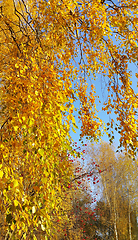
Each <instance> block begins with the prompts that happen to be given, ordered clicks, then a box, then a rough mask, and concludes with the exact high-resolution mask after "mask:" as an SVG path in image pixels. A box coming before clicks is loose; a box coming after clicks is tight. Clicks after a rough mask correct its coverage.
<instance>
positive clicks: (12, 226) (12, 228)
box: [11, 223, 15, 231]
mask: <svg viewBox="0 0 138 240" xmlns="http://www.w3.org/2000/svg"><path fill="white" fill-rule="evenodd" d="M14 229H15V224H14V223H12V225H11V230H13V231H14Z"/></svg>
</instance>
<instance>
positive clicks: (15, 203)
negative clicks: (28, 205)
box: [14, 199, 18, 207]
mask: <svg viewBox="0 0 138 240" xmlns="http://www.w3.org/2000/svg"><path fill="white" fill-rule="evenodd" d="M14 205H15V207H17V206H18V201H17V200H16V199H15V200H14Z"/></svg>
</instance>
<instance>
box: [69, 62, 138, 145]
mask: <svg viewBox="0 0 138 240" xmlns="http://www.w3.org/2000/svg"><path fill="white" fill-rule="evenodd" d="M129 68H130V70H131V71H132V87H133V89H134V91H135V93H138V88H137V78H136V77H135V73H136V72H137V67H136V66H135V65H134V64H130V65H129ZM91 79H92V80H90V81H91V83H94V85H95V88H96V95H97V96H99V99H97V101H96V104H97V110H98V117H100V118H101V119H102V120H103V121H104V122H105V126H106V124H107V123H108V122H109V119H110V118H113V119H114V121H115V120H116V117H117V116H116V115H115V114H114V113H112V114H110V115H108V114H107V112H106V111H103V110H102V106H103V102H104V101H106V99H107V95H108V92H107V88H106V83H108V81H109V79H108V78H105V79H102V76H101V75H97V79H96V80H93V78H91ZM99 100H100V101H101V103H99ZM76 107H79V105H78V103H76ZM75 120H76V124H77V126H78V127H79V128H78V129H76V133H74V132H73V131H71V137H72V139H73V140H74V141H75V142H78V145H80V143H79V135H80V128H81V124H80V123H79V122H78V118H77V116H76V117H75ZM115 122H117V121H115ZM114 137H115V139H114V145H115V147H117V146H118V145H119V134H118V133H117V132H116V131H115V132H114ZM102 140H103V141H106V142H108V140H109V139H108V136H107V134H104V135H103V137H102ZM85 141H86V140H85V139H84V142H85Z"/></svg>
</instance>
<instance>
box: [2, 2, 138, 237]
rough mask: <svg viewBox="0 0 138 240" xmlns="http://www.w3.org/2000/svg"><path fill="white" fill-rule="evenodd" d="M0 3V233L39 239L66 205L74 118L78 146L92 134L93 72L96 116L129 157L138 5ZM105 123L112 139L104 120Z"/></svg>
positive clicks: (96, 130) (96, 124) (95, 127)
mask: <svg viewBox="0 0 138 240" xmlns="http://www.w3.org/2000/svg"><path fill="white" fill-rule="evenodd" d="M0 4H1V6H0V45H1V49H0V67H1V68H0V69H1V70H0V79H1V86H0V88H1V92H0V102H1V107H0V112H1V117H0V123H1V136H0V141H1V144H0V147H1V150H0V191H1V195H0V203H1V206H2V207H1V211H2V215H3V223H5V225H4V230H3V231H4V234H7V236H10V238H12V237H15V238H16V239H21V238H22V237H24V238H25V236H28V235H27V234H28V232H30V234H31V235H30V236H32V237H34V239H35V231H36V227H38V229H39V225H41V229H42V230H44V231H45V232H46V234H45V235H46V236H47V237H48V236H50V234H51V233H50V229H52V228H53V225H52V223H53V222H52V219H53V214H57V213H58V212H64V209H65V208H66V207H65V205H64V204H63V199H64V197H63V196H64V193H63V191H62V186H64V188H65V189H67V188H68V185H69V183H70V181H71V179H73V178H74V173H73V164H72V160H69V159H68V154H71V155H72V156H73V157H74V158H75V157H77V153H76V152H75V151H74V150H73V149H72V147H71V146H72V144H71V141H72V140H71V136H70V130H71V129H72V130H73V131H74V132H75V128H77V125H76V121H75V117H76V116H78V118H79V120H80V122H81V136H80V138H81V139H82V138H83V137H84V136H87V137H89V138H91V139H93V140H94V141H96V140H97V139H99V138H100V136H101V128H102V126H103V121H102V119H99V117H98V115H97V110H96V102H95V100H96V94H95V87H94V81H93V80H94V79H95V78H96V74H101V75H102V76H105V77H106V79H107V83H106V86H107V90H108V92H109V95H108V100H107V102H105V103H104V106H103V110H104V111H107V113H108V114H110V113H111V111H114V113H115V114H116V116H117V120H118V122H119V124H118V126H117V127H115V128H116V130H117V131H118V132H119V133H120V145H121V146H123V147H124V148H125V149H126V151H128V152H129V154H130V155H131V156H133V157H134V156H135V155H136V150H137V126H138V120H137V107H138V101H137V98H138V94H137V93H136V91H135V90H134V89H133V87H132V81H133V79H131V71H130V69H129V67H130V64H134V65H137V60H138V47H137V41H138V31H137V30H138V17H137V9H138V1H137V0H135V1H134V0H127V1H126V0H120V1H118V2H117V1H112V0H109V1H101V0H92V1H85V0H80V1H77V0H76V1H75V0H70V1H68V0H49V1H47V0H13V1H11V0H3V1H2V2H1V3H0ZM137 77H138V74H137V73H136V78H137ZM89 78H91V79H92V81H91V86H89V84H88V79H89ZM89 88H90V90H89ZM76 102H79V108H76V107H75V103H76ZM108 125H109V130H111V132H112V135H110V134H109V137H110V141H111V142H112V139H113V137H114V136H113V130H112V128H113V125H114V120H113V119H111V122H110V123H109V124H108ZM62 204H63V205H64V207H63V209H61V205H62ZM65 216H66V215H65ZM26 239H27V237H26Z"/></svg>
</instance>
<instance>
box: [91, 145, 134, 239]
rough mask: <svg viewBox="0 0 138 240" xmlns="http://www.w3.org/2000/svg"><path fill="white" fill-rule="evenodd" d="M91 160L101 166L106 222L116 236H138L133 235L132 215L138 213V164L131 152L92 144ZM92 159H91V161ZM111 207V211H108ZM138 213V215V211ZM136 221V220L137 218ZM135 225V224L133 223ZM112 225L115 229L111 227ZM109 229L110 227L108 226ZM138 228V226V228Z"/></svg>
mask: <svg viewBox="0 0 138 240" xmlns="http://www.w3.org/2000/svg"><path fill="white" fill-rule="evenodd" d="M89 156H90V159H91V160H90V161H95V162H97V163H98V164H99V165H100V169H101V175H100V176H101V178H100V179H101V186H100V187H101V188H102V191H101V195H102V197H101V202H99V203H98V207H99V206H100V204H101V208H100V209H101V211H102V212H103V209H104V208H105V213H104V214H103V213H102V216H101V221H102V224H104V223H106V227H108V232H106V233H105V235H106V234H107V236H106V237H107V239H108V238H110V237H109V235H110V234H109V233H112V234H113V235H112V237H113V239H116V240H117V239H136V236H135V235H133V231H132V229H133V230H134V228H135V227H136V229H137V226H136V225H137V224H135V223H134V225H133V220H132V216H135V217H134V219H135V218H136V216H137V213H136V212H137V164H136V162H133V161H132V159H131V158H129V157H128V155H125V154H123V153H122V154H116V153H115V151H114V149H113V147H111V146H110V145H108V144H107V143H102V144H101V145H99V146H97V147H96V146H91V147H90V152H89ZM90 163H91V162H90ZM106 211H107V213H108V214H107V215H106ZM135 214H136V215H135ZM134 222H135V220H134ZM132 225H133V227H132ZM110 229H111V231H110ZM105 230H106V231H107V229H105ZM136 231H137V230H136Z"/></svg>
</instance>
